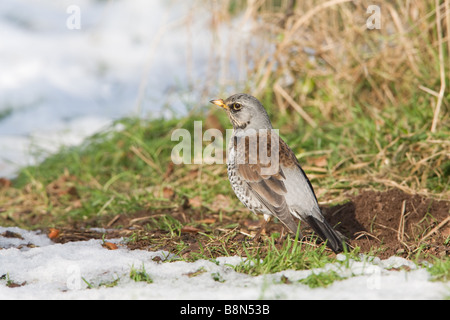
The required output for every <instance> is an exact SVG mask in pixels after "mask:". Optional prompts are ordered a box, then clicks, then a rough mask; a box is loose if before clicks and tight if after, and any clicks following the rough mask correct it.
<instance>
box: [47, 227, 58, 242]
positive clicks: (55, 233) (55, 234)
mask: <svg viewBox="0 0 450 320" xmlns="http://www.w3.org/2000/svg"><path fill="white" fill-rule="evenodd" d="M49 230H50V232H49V234H48V237H49V238H50V239H52V240H53V239H56V238H58V236H59V233H60V231H59V230H58V229H55V228H50V229H49Z"/></svg>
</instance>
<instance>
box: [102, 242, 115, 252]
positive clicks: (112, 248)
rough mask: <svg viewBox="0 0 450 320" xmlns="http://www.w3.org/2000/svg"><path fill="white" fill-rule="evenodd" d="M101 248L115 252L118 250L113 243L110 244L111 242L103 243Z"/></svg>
mask: <svg viewBox="0 0 450 320" xmlns="http://www.w3.org/2000/svg"><path fill="white" fill-rule="evenodd" d="M102 247H103V248H106V249H108V250H117V249H118V247H117V245H116V244H115V243H112V242H104V243H103V244H102Z"/></svg>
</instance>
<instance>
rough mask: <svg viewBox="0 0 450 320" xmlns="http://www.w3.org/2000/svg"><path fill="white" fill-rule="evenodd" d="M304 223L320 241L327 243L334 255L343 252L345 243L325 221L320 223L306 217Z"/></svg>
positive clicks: (310, 217) (311, 217)
mask: <svg viewBox="0 0 450 320" xmlns="http://www.w3.org/2000/svg"><path fill="white" fill-rule="evenodd" d="M304 218H306V219H305V220H306V222H307V223H308V224H309V226H310V227H311V228H312V229H313V230H314V232H315V233H317V234H318V235H319V237H320V238H322V240H324V241H327V246H328V247H329V248H330V249H331V250H333V251H334V252H335V253H338V252H342V251H344V247H345V243H344V241H343V240H342V238H341V237H340V236H339V234H338V233H337V232H336V231H335V230H334V229H333V228H332V227H331V226H330V225H329V224H328V222H327V221H326V220H323V222H322V221H320V220H318V219H316V218H314V217H313V216H306V217H304Z"/></svg>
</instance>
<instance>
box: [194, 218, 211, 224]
mask: <svg viewBox="0 0 450 320" xmlns="http://www.w3.org/2000/svg"><path fill="white" fill-rule="evenodd" d="M195 222H197V223H204V224H212V223H215V222H216V219H214V218H205V219H201V220H197V221H195Z"/></svg>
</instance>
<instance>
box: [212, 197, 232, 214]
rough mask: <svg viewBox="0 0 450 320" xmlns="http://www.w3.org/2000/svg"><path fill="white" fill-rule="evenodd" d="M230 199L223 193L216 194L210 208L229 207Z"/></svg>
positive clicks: (220, 208)
mask: <svg viewBox="0 0 450 320" xmlns="http://www.w3.org/2000/svg"><path fill="white" fill-rule="evenodd" d="M230 204H231V200H230V198H228V197H227V196H224V195H223V194H218V195H216V196H215V198H214V201H213V202H212V203H211V206H210V208H211V210H213V211H218V210H226V209H229V208H230Z"/></svg>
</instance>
